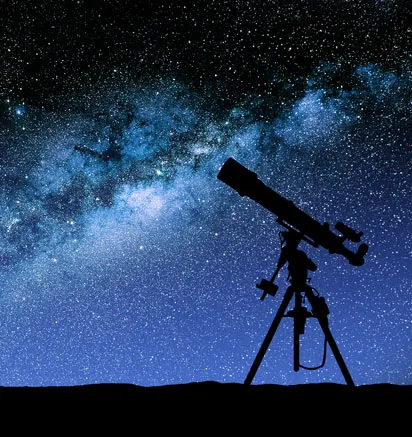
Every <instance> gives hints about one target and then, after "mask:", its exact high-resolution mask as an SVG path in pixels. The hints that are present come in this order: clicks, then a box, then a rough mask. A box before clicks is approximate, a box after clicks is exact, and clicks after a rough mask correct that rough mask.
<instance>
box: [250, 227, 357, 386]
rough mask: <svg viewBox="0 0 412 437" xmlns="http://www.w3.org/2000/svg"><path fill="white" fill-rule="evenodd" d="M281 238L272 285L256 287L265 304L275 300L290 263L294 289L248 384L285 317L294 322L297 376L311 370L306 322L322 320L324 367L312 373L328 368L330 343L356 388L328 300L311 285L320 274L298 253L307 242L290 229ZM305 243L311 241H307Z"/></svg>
mask: <svg viewBox="0 0 412 437" xmlns="http://www.w3.org/2000/svg"><path fill="white" fill-rule="evenodd" d="M280 235H281V236H282V249H281V253H280V256H279V259H278V263H277V267H276V270H275V272H274V274H273V276H272V278H271V279H270V280H269V281H267V280H266V279H262V280H261V282H260V283H259V284H257V285H256V287H257V288H260V289H262V290H263V295H262V297H261V300H263V299H264V298H265V297H266V295H267V294H270V295H271V296H274V295H275V294H276V291H277V290H278V286H277V285H275V284H274V280H275V278H276V276H277V275H278V273H279V271H280V269H281V268H282V267H283V266H284V265H285V264H286V263H287V264H288V270H289V276H288V280H289V282H290V285H289V287H288V288H287V289H286V292H285V295H284V297H283V299H282V302H281V304H280V306H279V309H278V311H277V313H276V315H275V318H274V320H273V322H272V324H271V326H270V328H269V330H268V332H267V334H266V337H265V339H264V340H263V343H262V345H261V347H260V349H259V351H258V353H257V355H256V358H255V360H254V362H253V364H252V366H251V368H250V370H249V373H248V375H247V377H246V379H245V382H244V383H245V384H251V383H252V381H253V378H254V377H255V374H256V372H257V370H258V368H259V366H260V364H261V362H262V360H263V358H264V356H265V354H266V351H267V349H268V348H269V346H270V343H271V342H272V339H273V336H274V335H275V333H276V330H277V329H278V327H279V324H280V322H281V320H282V318H283V317H291V318H293V348H294V350H293V368H294V370H295V371H296V372H297V371H298V370H299V369H300V368H306V369H308V368H307V367H305V366H302V365H301V364H300V347H299V346H300V335H302V334H303V333H304V329H305V323H306V319H307V318H311V317H312V318H316V319H317V320H318V322H319V325H320V327H321V328H322V331H323V333H324V335H325V353H324V357H323V362H322V364H321V365H320V366H318V367H316V368H311V369H309V370H315V369H317V368H320V367H322V366H323V365H324V364H325V359H326V343H328V344H329V346H330V348H331V350H332V352H333V354H334V356H335V359H336V361H337V363H338V365H339V368H340V370H341V372H342V375H343V377H344V378H345V381H346V383H347V385H349V386H354V385H355V384H354V382H353V379H352V377H351V375H350V373H349V370H348V368H347V367H346V364H345V362H344V360H343V358H342V355H341V353H340V351H339V348H338V346H337V344H336V341H335V339H334V338H333V336H332V333H331V331H330V328H329V321H328V314H329V309H328V306H327V304H326V302H325V299H324V298H323V297H321V296H319V293H317V292H316V290H315V289H314V288H313V287H311V286H310V285H309V284H308V282H309V281H310V278H308V272H309V271H316V269H317V266H316V264H315V263H314V262H313V261H312V260H311V259H310V258H308V256H307V255H306V253H305V252H303V251H302V250H298V245H299V243H300V241H301V240H302V239H305V238H304V236H303V235H302V234H301V233H299V232H297V231H296V230H294V229H292V228H291V227H288V230H287V231H283V232H280ZM305 241H307V240H306V239H305ZM293 296H294V297H295V306H294V308H293V309H292V310H290V311H288V312H287V313H286V310H287V307H288V305H289V303H290V301H291V299H292V297H293ZM304 298H306V299H307V300H308V301H309V303H310V305H311V311H308V309H307V308H306V307H304V306H303V305H302V304H303V300H304Z"/></svg>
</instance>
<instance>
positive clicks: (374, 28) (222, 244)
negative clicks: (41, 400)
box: [0, 0, 412, 386]
mask: <svg viewBox="0 0 412 437" xmlns="http://www.w3.org/2000/svg"><path fill="white" fill-rule="evenodd" d="M94 3H95V4H94ZM94 3H93V4H94V5H93V6H92V5H91V3H90V2H86V1H83V0H78V1H72V0H62V1H51V0H40V1H36V2H35V1H32V2H30V1H26V0H23V1H21V0H19V1H17V0H11V1H8V2H2V3H1V6H0V7H1V13H0V29H1V30H0V50H1V64H0V147H1V152H0V183H1V193H0V194H1V196H0V202H1V209H0V283H1V293H0V369H1V371H0V385H3V386H47V385H58V386H62V385H80V384H91V383H110V382H113V383H132V384H137V385H144V386H153V385H165V384H180V383H188V382H198V381H209V380H213V381H219V382H238V383H242V382H243V381H244V379H245V377H246V375H247V373H248V371H249V368H250V366H251V365H252V362H253V360H254V358H255V356H256V353H257V351H258V349H259V347H260V345H261V343H262V341H263V338H264V336H265V335H266V332H267V330H268V328H269V326H270V323H271V322H272V320H273V317H274V315H275V314H276V311H277V309H278V306H279V304H280V302H281V299H282V297H283V294H284V292H285V290H286V287H287V286H288V285H289V283H288V281H287V272H286V270H285V269H284V270H283V271H281V273H280V275H279V278H278V279H277V284H278V285H279V287H280V288H279V292H278V294H277V295H276V296H275V297H270V296H269V297H267V298H266V299H265V300H264V301H263V302H262V301H261V300H260V296H261V291H260V290H258V289H257V288H256V287H255V285H256V283H257V282H259V281H260V279H262V278H266V279H269V278H270V277H271V276H272V274H273V271H274V269H275V267H276V263H277V259H278V256H279V253H280V243H279V235H278V233H279V231H281V230H284V228H282V227H281V226H280V225H279V224H278V223H277V222H276V218H277V217H276V216H275V215H273V214H272V213H270V212H269V211H267V210H266V209H265V208H263V207H262V206H260V205H258V204H257V203H255V202H254V201H253V200H251V199H249V198H246V197H240V196H239V195H238V193H236V192H235V191H234V190H232V189H231V188H230V187H228V186H227V185H226V184H224V183H222V182H221V181H219V180H218V179H217V174H218V172H219V169H220V168H221V166H222V165H223V163H224V162H225V161H226V160H227V159H228V158H229V157H233V158H235V159H236V160H237V161H238V162H240V163H241V164H242V165H244V166H245V167H247V168H249V169H250V170H252V171H254V172H256V173H257V174H258V176H259V178H260V179H261V180H262V181H263V182H264V183H265V184H266V185H268V186H269V187H271V188H272V189H273V190H275V191H276V192H278V193H279V194H281V195H282V196H284V197H286V198H287V199H290V200H292V201H293V202H294V203H295V205H297V206H298V207H299V208H300V209H302V210H303V211H305V212H306V213H307V214H309V215H311V216H312V217H314V218H315V219H316V220H318V221H319V222H320V223H323V222H328V223H330V224H331V228H333V226H334V224H335V223H336V222H338V221H343V222H344V223H346V224H347V225H349V226H351V227H352V228H354V229H355V230H357V231H361V232H363V233H364V235H363V237H362V241H363V242H365V243H367V244H368V245H369V252H368V253H367V255H366V256H365V264H364V265H363V266H361V267H356V266H351V265H350V264H349V263H348V261H347V260H346V259H345V258H344V257H342V256H340V255H331V254H329V253H328V252H327V251H326V250H325V249H323V248H322V247H321V248H313V247H312V246H310V245H308V244H307V243H305V242H302V243H301V245H300V248H301V249H302V250H305V252H306V253H307V255H308V256H309V257H310V258H311V259H312V260H313V261H314V262H315V263H316V264H317V266H318V269H317V271H316V272H313V273H312V274H311V278H312V281H311V285H312V286H313V287H315V288H316V290H318V292H319V293H320V294H321V295H322V296H324V297H325V299H326V301H327V303H328V306H329V309H330V312H331V313H330V315H329V322H330V327H331V331H332V334H333V335H334V338H335V340H336V341H337V344H338V346H339V348H340V351H341V353H342V355H343V357H344V360H345V362H346V365H347V366H348V368H349V371H350V373H351V375H352V377H353V379H354V381H355V384H356V385H362V384H375V383H393V384H412V364H411V363H412V348H411V344H412V343H411V332H412V316H411V312H412V300H411V296H412V291H411V283H412V272H411V261H412V238H411V236H412V224H411V220H410V217H411V215H412V206H411V188H410V187H411V185H412V124H411V110H412V65H411V47H412V44H411V43H412V41H411V40H412V29H411V27H410V26H409V27H408V23H411V16H412V8H411V4H410V2H407V1H401V0H399V1H397V0H381V1H377V0H376V1H375V0H365V1H352V0H330V1H326V0H324V1H310V0H301V1H293V2H291V1H286V0H282V1H276V0H272V1H268V0H260V1H257V0H238V1H229V0H228V1H226V0H222V1H213V0H208V1H203V0H200V1H196V2H192V3H190V2H184V1H175V0H171V1H167V2H166V1H164V2H163V1H149V0H146V1H119V0H104V1H99V2H94ZM350 244H351V243H348V247H351V246H350ZM354 248H355V250H356V245H355V246H354ZM322 354H323V334H322V332H321V330H320V328H319V325H318V324H317V323H316V322H315V320H313V319H310V320H308V321H307V324H306V329H305V334H304V335H303V336H302V337H301V363H302V364H304V365H306V366H312V367H313V366H316V365H318V364H319V363H320V362H321V360H322ZM318 382H337V383H342V384H343V383H345V381H344V379H343V377H342V374H341V372H340V369H339V367H338V365H337V363H336V361H335V359H334V357H333V355H332V354H331V352H330V350H328V352H327V360H326V364H325V366H324V367H323V368H322V369H320V370H317V371H308V370H303V369H302V370H300V371H299V372H294V371H293V342H292V321H291V319H283V320H282V322H281V324H280V327H279V329H278V331H277V333H276V335H275V337H274V339H273V341H272V344H271V347H270V349H269V351H268V352H267V354H266V356H265V358H264V360H263V362H262V364H261V366H260V368H259V370H258V372H257V374H256V377H255V379H254V383H256V384H263V383H266V384H283V385H288V384H302V383H318Z"/></svg>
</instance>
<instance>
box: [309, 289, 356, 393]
mask: <svg viewBox="0 0 412 437" xmlns="http://www.w3.org/2000/svg"><path fill="white" fill-rule="evenodd" d="M306 297H307V298H308V300H309V302H310V304H311V305H312V308H313V307H314V306H315V305H316V303H314V299H315V296H314V295H313V292H307V293H306ZM314 316H315V317H316V318H317V319H318V322H319V324H320V326H321V328H322V330H323V333H324V334H325V337H326V340H327V342H328V343H329V346H330V348H331V349H332V352H333V355H334V356H335V359H336V362H337V363H338V365H339V368H340V370H341V372H342V375H343V377H344V378H345V381H346V384H348V385H350V386H353V387H354V386H355V383H354V382H353V379H352V376H351V374H350V373H349V370H348V368H347V367H346V364H345V361H344V360H343V357H342V355H341V353H340V351H339V348H338V345H337V344H336V341H335V339H334V338H333V335H332V332H331V331H330V329H329V321H328V318H327V316H326V315H320V316H319V315H316V314H314Z"/></svg>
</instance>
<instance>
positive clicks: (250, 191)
mask: <svg viewBox="0 0 412 437" xmlns="http://www.w3.org/2000/svg"><path fill="white" fill-rule="evenodd" d="M217 177H218V179H219V180H221V181H222V182H224V183H225V184H227V185H228V186H229V187H231V188H233V189H234V190H235V191H237V192H238V193H239V194H240V195H241V196H242V197H243V196H247V197H249V198H250V199H252V200H254V201H255V202H257V203H259V204H260V205H262V206H263V207H265V208H266V209H267V210H269V211H270V212H272V213H273V214H275V215H276V216H277V217H278V218H277V222H278V223H279V224H281V225H282V226H284V227H285V228H287V229H288V230H294V231H297V232H298V233H299V234H300V237H301V239H302V240H304V241H306V242H307V243H309V244H311V245H312V246H314V247H319V246H322V247H324V248H325V249H327V250H328V251H329V253H331V254H335V253H336V254H340V255H343V256H344V257H345V258H346V259H347V260H348V261H349V263H350V264H352V265H354V266H361V265H363V264H364V256H365V255H366V253H367V252H368V245H367V244H365V243H362V244H360V245H359V247H358V249H357V251H356V252H354V251H351V250H350V249H348V248H347V247H346V246H345V245H344V244H343V243H344V242H345V241H346V240H349V241H352V242H355V243H359V242H360V239H361V237H362V235H363V233H362V232H356V231H354V230H353V229H351V228H350V227H349V226H347V225H345V224H344V223H342V222H338V223H336V225H335V229H336V230H337V231H338V232H339V233H340V234H341V235H336V234H335V233H334V232H332V231H331V230H330V225H329V223H323V224H321V223H319V222H318V221H316V220H315V219H314V218H312V217H311V216H309V215H308V214H306V213H305V212H304V211H302V210H300V209H299V208H298V207H297V206H296V205H295V204H294V203H293V202H292V201H291V200H288V199H285V198H284V197H282V196H281V195H280V194H278V193H277V192H276V191H274V190H272V189H271V188H269V187H268V186H267V185H265V184H264V183H263V182H262V181H261V180H259V178H258V177H257V174H256V173H253V172H252V171H250V170H248V169H247V168H246V167H244V166H243V165H241V164H239V163H238V162H237V161H236V160H234V159H233V158H229V159H228V160H227V161H226V162H225V163H224V164H223V166H222V168H221V169H220V171H219V173H218V175H217Z"/></svg>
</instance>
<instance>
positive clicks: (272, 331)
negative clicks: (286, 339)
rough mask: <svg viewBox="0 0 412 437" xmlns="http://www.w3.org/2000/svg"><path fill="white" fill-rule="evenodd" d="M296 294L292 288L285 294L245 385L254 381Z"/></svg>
mask: <svg viewBox="0 0 412 437" xmlns="http://www.w3.org/2000/svg"><path fill="white" fill-rule="evenodd" d="M293 293H294V289H293V288H292V287H288V288H287V290H286V293H285V296H284V297H283V300H282V303H281V304H280V307H279V309H278V312H277V313H276V316H275V318H274V319H273V322H272V324H271V326H270V328H269V331H268V333H267V334H266V337H265V339H264V340H263V343H262V346H261V347H260V349H259V352H258V353H257V355H256V358H255V361H253V364H252V367H251V368H250V370H249V373H248V375H247V377H246V379H245V384H251V383H252V381H253V378H254V377H255V375H256V372H257V370H258V368H259V366H260V363H261V362H262V360H263V357H264V356H265V354H266V351H267V349H268V347H269V345H270V342H271V341H272V338H273V336H274V335H275V333H276V330H277V329H278V326H279V323H280V321H281V320H282V317H283V315H284V313H285V311H286V308H287V307H288V305H289V302H290V300H291V299H292V296H293Z"/></svg>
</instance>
